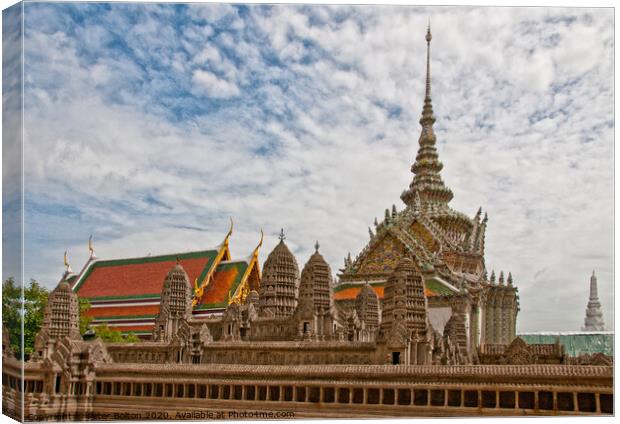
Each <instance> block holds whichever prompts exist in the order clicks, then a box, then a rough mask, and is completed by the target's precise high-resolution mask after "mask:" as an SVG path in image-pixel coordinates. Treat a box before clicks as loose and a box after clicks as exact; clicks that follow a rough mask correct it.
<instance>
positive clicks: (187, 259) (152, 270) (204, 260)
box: [73, 250, 217, 300]
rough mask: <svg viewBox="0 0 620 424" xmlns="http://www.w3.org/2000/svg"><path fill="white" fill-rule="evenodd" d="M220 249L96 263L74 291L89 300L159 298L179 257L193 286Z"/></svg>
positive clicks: (212, 262) (76, 283) (205, 271)
mask: <svg viewBox="0 0 620 424" xmlns="http://www.w3.org/2000/svg"><path fill="white" fill-rule="evenodd" d="M216 255H217V251H216V250H207V251H201V252H190V253H181V254H172V255H164V256H149V257H144V258H135V259H119V260H109V261H96V262H93V263H92V264H91V265H90V266H89V267H88V268H87V270H86V271H85V273H84V275H82V276H80V278H79V279H78V280H77V281H76V282H75V285H74V287H73V290H74V291H75V292H76V293H77V294H78V296H80V297H85V298H88V299H91V300H92V299H103V298H111V299H122V298H143V297H157V296H159V295H160V294H161V289H162V286H163V283H164V279H165V278H166V275H167V274H168V272H170V270H171V269H172V267H173V266H174V265H175V264H176V260H177V258H179V261H180V263H181V265H182V266H183V268H184V269H185V271H186V272H187V274H188V276H189V278H190V281H189V283H190V284H191V285H192V286H193V284H194V281H195V279H196V278H198V280H199V281H201V280H202V279H203V278H204V277H205V275H206V274H207V272H208V271H209V269H210V267H211V266H213V265H214V262H215V257H216Z"/></svg>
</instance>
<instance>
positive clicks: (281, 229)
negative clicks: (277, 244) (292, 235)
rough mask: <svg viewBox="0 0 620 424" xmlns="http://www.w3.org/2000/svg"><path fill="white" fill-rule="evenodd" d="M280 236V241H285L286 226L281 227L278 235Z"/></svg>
mask: <svg viewBox="0 0 620 424" xmlns="http://www.w3.org/2000/svg"><path fill="white" fill-rule="evenodd" d="M278 238H279V239H280V241H284V239H285V238H286V236H285V235H284V228H280V235H279V236H278Z"/></svg>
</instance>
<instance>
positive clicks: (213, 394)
mask: <svg viewBox="0 0 620 424" xmlns="http://www.w3.org/2000/svg"><path fill="white" fill-rule="evenodd" d="M219 397H220V388H219V386H218V385H216V384H211V389H210V390H209V399H217V398H219Z"/></svg>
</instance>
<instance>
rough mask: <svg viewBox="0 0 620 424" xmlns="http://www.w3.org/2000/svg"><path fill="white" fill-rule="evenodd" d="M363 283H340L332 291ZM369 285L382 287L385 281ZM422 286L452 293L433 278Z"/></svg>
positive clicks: (435, 290)
mask: <svg viewBox="0 0 620 424" xmlns="http://www.w3.org/2000/svg"><path fill="white" fill-rule="evenodd" d="M364 284H366V283H365V282H359V283H341V284H338V285H336V286H335V287H334V289H333V290H334V293H338V292H340V291H342V290H346V289H350V288H358V287H362V286H363V285H364ZM369 284H370V286H371V287H383V286H385V282H383V281H375V282H372V283H369ZM424 286H425V287H426V288H427V289H429V290H431V291H433V292H435V293H437V294H439V295H445V294H452V293H454V291H453V290H451V289H450V288H449V287H446V285H445V284H443V283H441V282H440V281H437V280H435V279H434V278H429V279H428V280H425V281H424Z"/></svg>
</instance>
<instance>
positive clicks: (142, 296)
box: [78, 294, 161, 302]
mask: <svg viewBox="0 0 620 424" xmlns="http://www.w3.org/2000/svg"><path fill="white" fill-rule="evenodd" d="M78 297H81V296H80V295H79V294H78ZM85 299H88V300H89V301H90V302H97V301H101V300H131V299H140V300H159V299H161V296H160V295H153V294H136V295H131V296H97V297H86V298H85Z"/></svg>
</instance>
